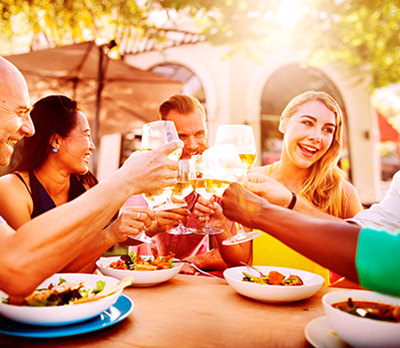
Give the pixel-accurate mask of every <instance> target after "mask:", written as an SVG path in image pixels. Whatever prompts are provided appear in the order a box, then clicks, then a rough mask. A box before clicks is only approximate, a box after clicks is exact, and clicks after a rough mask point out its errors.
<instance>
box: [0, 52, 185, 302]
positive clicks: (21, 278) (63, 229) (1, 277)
mask: <svg viewBox="0 0 400 348" xmlns="http://www.w3.org/2000/svg"><path fill="white" fill-rule="evenodd" d="M29 110H30V102H29V93H28V88H27V85H26V82H25V79H24V77H23V76H22V74H21V73H20V71H19V70H18V69H17V68H16V67H15V66H14V65H12V64H11V63H10V62H8V61H7V60H6V59H4V58H2V57H0V165H1V166H6V165H8V163H9V162H10V157H11V155H12V153H13V147H12V144H13V143H15V142H17V141H18V140H20V139H21V138H22V137H23V136H27V137H29V136H32V135H33V134H34V131H35V130H34V127H33V124H32V120H31V119H30V117H29ZM182 146H183V143H182V142H181V141H175V142H171V143H169V144H167V145H165V146H163V147H160V148H158V149H155V150H153V151H149V152H146V153H144V154H136V153H134V154H133V155H132V156H131V157H130V158H129V159H128V160H127V161H126V162H125V164H124V166H123V167H122V168H120V169H119V170H117V171H116V172H114V173H113V174H112V175H111V176H110V177H109V178H108V179H106V180H104V181H103V182H101V183H100V184H98V185H97V186H95V187H94V188H92V189H90V190H89V191H88V192H86V193H84V194H83V195H81V196H80V197H78V198H77V199H75V200H74V201H72V202H69V203H67V204H64V205H62V206H60V207H57V208H55V209H53V210H51V211H49V212H47V213H45V214H42V215H40V216H39V217H37V218H35V219H33V220H32V221H29V222H28V223H26V224H25V225H23V226H22V227H21V228H19V229H18V231H15V230H13V229H12V228H11V227H9V226H8V225H7V224H6V222H5V221H4V219H2V218H1V217H0V240H1V243H0V255H1V258H0V268H1V272H0V289H1V290H3V291H5V292H7V293H8V294H10V295H15V296H26V295H28V294H30V293H31V292H32V291H33V290H35V288H36V286H37V285H39V284H40V283H41V282H42V281H43V280H45V279H46V278H47V277H49V276H50V275H52V274H54V273H56V272H57V271H59V270H60V269H62V268H63V267H65V266H66V265H67V264H68V263H69V262H71V261H72V260H73V259H75V258H76V257H77V256H79V254H81V253H82V251H83V250H84V249H85V248H86V247H87V246H88V245H89V244H90V243H91V242H93V240H94V239H95V238H96V236H97V235H98V234H100V233H101V231H102V229H103V227H104V226H105V225H106V224H107V223H108V221H109V220H110V219H111V218H112V217H113V215H114V214H115V213H116V212H117V211H118V209H119V208H120V207H121V206H122V205H123V203H124V202H125V201H126V199H127V198H128V197H130V196H131V195H133V194H140V193H144V192H150V191H154V190H157V189H159V188H161V187H165V186H173V185H175V183H176V177H177V171H178V162H177V161H173V160H171V159H169V158H168V155H169V154H170V153H171V152H173V151H174V150H176V149H177V148H179V147H182ZM143 163H146V165H144V166H143ZM138 168H140V171H139V170H138ZM0 194H1V192H0ZM93 216H95V217H96V218H95V219H93ZM143 227H144V226H143Z"/></svg>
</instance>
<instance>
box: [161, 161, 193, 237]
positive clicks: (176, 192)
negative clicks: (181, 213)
mask: <svg viewBox="0 0 400 348" xmlns="http://www.w3.org/2000/svg"><path fill="white" fill-rule="evenodd" d="M192 192H193V187H192V185H191V184H190V163H189V160H188V159H182V160H179V172H178V178H177V183H176V185H175V186H174V188H173V189H172V196H173V197H176V198H178V199H180V200H184V199H185V198H186V197H187V196H189V195H190V194H191V193H192ZM167 232H168V233H169V234H173V235H185V234H190V233H192V232H194V230H193V229H192V228H189V227H185V225H184V224H183V223H182V221H181V220H180V221H179V225H178V226H177V227H175V228H172V229H169V230H167Z"/></svg>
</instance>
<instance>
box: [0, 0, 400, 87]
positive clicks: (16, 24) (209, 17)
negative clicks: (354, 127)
mask: <svg viewBox="0 0 400 348" xmlns="http://www.w3.org/2000/svg"><path fill="white" fill-rule="evenodd" d="M399 7H400V3H399V0H389V1H388V0H2V1H1V2H0V32H1V33H2V36H1V38H0V54H7V53H10V51H12V50H14V51H15V47H16V46H15V40H17V39H18V37H23V36H24V37H26V36H28V37H30V40H32V37H33V36H34V35H35V34H37V33H39V32H42V33H43V32H44V33H45V34H46V36H47V37H48V38H49V39H50V41H51V42H52V43H54V44H59V45H60V44H61V45H62V44H67V43H71V41H75V42H76V41H77V40H78V41H82V40H93V39H96V38H103V39H107V40H109V39H115V38H117V39H118V38H122V37H128V38H132V37H141V36H143V35H147V36H152V37H157V35H158V31H157V28H156V25H155V23H156V22H155V21H154V17H153V16H152V15H151V13H152V11H154V10H156V11H160V10H162V9H163V10H164V11H165V13H166V14H167V15H169V18H170V20H171V21H172V20H173V19H177V18H183V17H190V18H191V19H192V20H193V21H194V22H195V23H196V25H197V27H198V28H200V30H201V31H202V33H203V34H205V35H206V36H207V38H208V39H209V41H210V42H211V43H213V44H215V45H225V44H229V45H230V47H231V49H232V52H236V51H239V50H240V51H245V52H247V53H250V54H252V55H253V56H255V57H262V55H263V54H264V53H269V54H271V53H274V52H277V51H278V50H279V51H281V50H282V49H288V50H289V51H290V50H296V51H298V52H299V51H300V52H302V53H304V54H305V56H306V57H308V63H309V64H310V65H313V66H316V65H318V64H321V63H324V62H327V61H333V62H344V63H346V64H344V65H346V66H348V67H350V68H351V69H352V70H355V69H356V70H357V71H358V72H359V75H360V76H361V77H363V78H365V77H368V79H369V81H370V84H371V86H372V87H382V86H387V85H389V84H391V83H397V82H398V80H399V76H400V59H399V58H400V43H399V42H400V24H399V23H400V10H399ZM158 38H159V39H162V37H160V36H158ZM25 45H26V43H25ZM285 46H286V48H285Z"/></svg>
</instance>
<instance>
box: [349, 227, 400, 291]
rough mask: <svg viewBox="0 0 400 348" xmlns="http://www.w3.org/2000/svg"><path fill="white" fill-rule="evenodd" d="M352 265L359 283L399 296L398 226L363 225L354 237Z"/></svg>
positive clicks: (399, 231) (399, 232) (399, 246)
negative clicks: (392, 229) (391, 229)
mask: <svg viewBox="0 0 400 348" xmlns="http://www.w3.org/2000/svg"><path fill="white" fill-rule="evenodd" d="M356 267H357V272H358V277H359V280H360V284H361V286H362V287H364V288H366V289H369V290H373V291H378V292H382V293H385V294H389V295H394V296H397V297H400V230H397V231H396V232H386V231H381V230H373V229H370V228H363V229H362V230H361V231H360V235H359V237H358V244H357V254H356Z"/></svg>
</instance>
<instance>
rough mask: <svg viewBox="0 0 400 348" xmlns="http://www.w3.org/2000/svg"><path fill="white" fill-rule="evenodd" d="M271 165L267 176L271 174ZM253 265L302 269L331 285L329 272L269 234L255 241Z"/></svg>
mask: <svg viewBox="0 0 400 348" xmlns="http://www.w3.org/2000/svg"><path fill="white" fill-rule="evenodd" d="M272 166H273V163H272V164H271V166H270V168H269V171H268V174H267V176H269V174H270V173H271V170H272ZM252 263H253V265H256V266H262V265H264V266H276V267H287V268H295V269H300V270H303V271H307V272H312V273H315V274H318V275H320V276H322V277H323V278H324V279H325V282H324V286H328V285H330V281H329V270H328V269H327V268H324V267H322V266H320V265H319V264H317V263H315V262H313V261H311V260H310V259H308V258H306V257H305V256H303V255H301V254H299V253H298V252H296V251H294V250H293V249H292V248H289V247H288V246H286V245H285V244H283V243H281V242H280V241H279V240H277V239H276V238H274V237H272V236H270V235H269V234H267V233H263V234H262V235H261V236H260V237H257V238H255V239H253V262H252Z"/></svg>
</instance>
